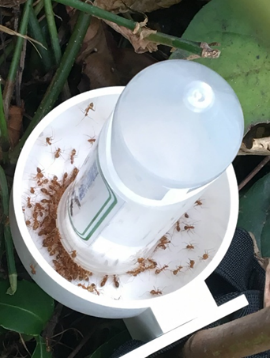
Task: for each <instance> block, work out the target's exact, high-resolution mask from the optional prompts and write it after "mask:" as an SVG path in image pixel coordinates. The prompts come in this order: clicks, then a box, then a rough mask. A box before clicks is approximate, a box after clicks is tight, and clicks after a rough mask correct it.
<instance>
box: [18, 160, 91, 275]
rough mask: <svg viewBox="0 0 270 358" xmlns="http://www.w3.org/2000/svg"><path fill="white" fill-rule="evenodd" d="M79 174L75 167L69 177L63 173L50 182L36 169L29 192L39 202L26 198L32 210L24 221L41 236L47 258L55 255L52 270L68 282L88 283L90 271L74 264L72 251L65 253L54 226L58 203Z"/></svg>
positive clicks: (74, 252)
mask: <svg viewBox="0 0 270 358" xmlns="http://www.w3.org/2000/svg"><path fill="white" fill-rule="evenodd" d="M78 172H79V170H78V169H77V168H76V167H75V168H74V169H73V170H72V172H71V174H70V175H68V173H64V174H63V177H62V178H61V179H60V178H58V177H57V176H54V177H53V178H52V179H49V178H45V176H44V174H43V173H42V170H41V169H40V168H37V172H36V175H35V177H34V179H35V181H36V184H37V187H36V188H34V187H31V188H30V193H31V194H35V193H36V191H39V192H40V194H42V199H41V200H40V201H35V202H34V201H32V200H31V197H30V196H28V197H27V202H26V206H27V208H28V209H30V210H31V218H30V219H27V220H26V222H25V223H26V225H27V226H28V227H31V228H32V230H34V231H37V233H38V236H41V237H42V239H43V247H46V248H47V250H48V252H49V253H50V256H55V258H54V260H53V263H54V267H55V270H56V271H57V272H58V273H59V274H60V275H61V276H63V277H64V278H66V279H67V280H68V281H72V280H75V279H78V280H85V281H88V279H89V276H91V275H92V272H90V271H87V270H84V269H83V268H81V267H80V266H79V265H77V264H76V263H75V262H74V261H73V259H74V258H75V257H76V251H75V250H74V251H72V252H71V253H70V254H69V253H67V252H66V250H65V249H64V247H63V246H62V243H61V237H60V233H59V231H58V229H57V227H56V219H57V207H58V204H59V201H60V199H61V197H62V195H63V193H64V192H65V190H66V189H67V187H68V186H69V185H70V184H71V183H72V182H73V181H74V180H75V178H76V176H77V174H78ZM23 210H24V208H23ZM32 273H33V270H32Z"/></svg>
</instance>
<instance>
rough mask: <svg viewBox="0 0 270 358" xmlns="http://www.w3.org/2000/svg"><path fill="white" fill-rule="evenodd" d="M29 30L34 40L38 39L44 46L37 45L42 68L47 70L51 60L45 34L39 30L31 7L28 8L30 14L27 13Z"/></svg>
mask: <svg viewBox="0 0 270 358" xmlns="http://www.w3.org/2000/svg"><path fill="white" fill-rule="evenodd" d="M29 32H30V34H31V36H32V37H33V38H34V39H35V40H37V41H39V42H40V43H42V45H43V46H45V47H46V49H45V48H43V47H42V46H39V45H37V46H38V47H39V52H40V54H41V57H42V60H43V61H42V63H43V65H44V68H45V70H46V71H49V70H50V69H51V68H52V60H51V56H50V51H49V47H48V44H47V42H46V39H45V36H44V35H43V32H42V30H41V27H40V24H39V22H38V20H37V18H36V15H35V12H34V10H33V8H31V9H30V14H29Z"/></svg>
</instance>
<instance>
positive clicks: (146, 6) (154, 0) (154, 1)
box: [94, 0, 181, 13]
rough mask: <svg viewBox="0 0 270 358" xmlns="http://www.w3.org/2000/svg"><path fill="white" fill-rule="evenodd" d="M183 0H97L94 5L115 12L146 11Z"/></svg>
mask: <svg viewBox="0 0 270 358" xmlns="http://www.w3.org/2000/svg"><path fill="white" fill-rule="evenodd" d="M179 2H181V0H143V1H141V0H123V1H122V0H95V2H94V5H95V6H98V7H100V8H101V9H104V10H107V11H111V12H114V13H124V12H128V11H130V10H133V11H137V12H141V13H145V12H151V11H154V10H158V9H163V8H168V7H170V6H172V5H175V4H178V3H179Z"/></svg>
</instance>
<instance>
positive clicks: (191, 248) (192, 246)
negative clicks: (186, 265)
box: [185, 244, 195, 250]
mask: <svg viewBox="0 0 270 358" xmlns="http://www.w3.org/2000/svg"><path fill="white" fill-rule="evenodd" d="M185 249H187V250H194V249H195V247H194V245H193V244H188V245H187V246H186V247H185Z"/></svg>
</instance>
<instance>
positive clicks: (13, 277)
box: [0, 166, 17, 295]
mask: <svg viewBox="0 0 270 358" xmlns="http://www.w3.org/2000/svg"><path fill="white" fill-rule="evenodd" d="M0 186H1V199H2V210H3V214H4V237H5V246H6V256H7V265H8V276H9V283H10V287H9V289H8V290H7V293H8V294H9V295H13V294H14V293H15V292H16V290H17V271H16V266H15V259H14V247H13V241H12V236H11V232H10V225H9V193H8V185H7V179H6V175H5V172H4V170H3V168H2V167H1V166H0Z"/></svg>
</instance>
